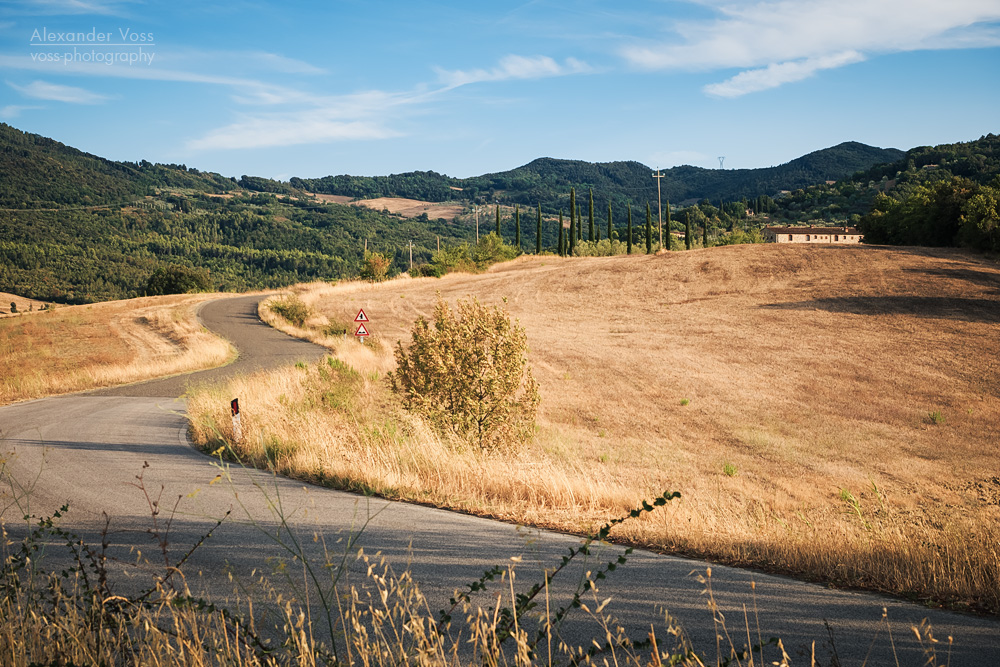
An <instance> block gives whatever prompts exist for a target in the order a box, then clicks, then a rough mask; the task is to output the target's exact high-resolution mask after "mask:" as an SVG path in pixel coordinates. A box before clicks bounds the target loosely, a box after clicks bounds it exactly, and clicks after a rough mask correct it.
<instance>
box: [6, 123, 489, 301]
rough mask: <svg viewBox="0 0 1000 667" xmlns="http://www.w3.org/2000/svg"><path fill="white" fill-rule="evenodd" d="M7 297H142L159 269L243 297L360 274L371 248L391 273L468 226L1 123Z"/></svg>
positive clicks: (463, 236)
mask: <svg viewBox="0 0 1000 667" xmlns="http://www.w3.org/2000/svg"><path fill="white" fill-rule="evenodd" d="M0 173H2V174H3V178H2V179H0V291H3V292H12V293H15V294H19V295H22V296H25V297H32V298H38V299H43V300H46V301H56V302H66V303H86V302H92V301H103V300H109V299H120V298H128V297H133V296H139V295H142V294H143V293H144V291H145V290H146V287H147V281H148V280H149V278H150V276H151V275H152V274H153V273H154V272H155V271H156V270H157V269H158V268H163V267H167V266H172V265H173V266H183V267H189V268H197V269H202V270H207V271H210V274H211V284H212V287H213V288H214V289H221V290H245V289H256V288H264V287H279V286H283V285H288V284H291V283H296V282H301V281H308V280H315V279H336V278H343V277H352V276H356V275H357V274H358V271H359V268H360V264H361V260H362V256H363V253H364V248H365V244H366V242H367V244H368V248H369V249H370V250H373V251H379V252H383V253H385V254H387V255H388V256H389V257H391V258H393V259H394V264H395V270H397V271H398V270H403V269H405V268H406V267H407V266H408V262H409V254H408V249H407V252H406V254H405V255H404V247H407V244H408V242H409V241H410V240H412V241H413V243H414V247H413V257H414V261H422V262H426V261H428V260H429V259H430V256H431V253H432V252H433V250H435V249H436V247H437V241H438V237H440V239H441V242H442V243H445V244H457V243H460V242H463V241H466V240H468V239H469V238H470V235H471V231H470V229H469V228H468V227H467V226H462V225H455V224H450V223H445V222H444V221H430V220H426V221H416V220H404V219H402V218H399V217H396V216H390V215H385V214H382V213H379V212H376V211H372V210H369V209H365V208H361V207H355V206H344V205H338V204H317V203H315V202H312V201H307V200H303V199H299V198H296V197H291V196H285V197H281V198H279V197H278V196H276V195H273V194H265V193H259V192H250V191H247V190H245V189H243V188H241V187H239V185H238V184H237V182H236V181H234V180H233V179H229V178H225V177H222V176H220V175H218V174H208V173H202V172H198V171H197V170H193V169H187V168H186V167H184V166H182V165H158V164H151V163H148V162H142V163H139V164H134V163H120V162H112V161H109V160H105V159H103V158H100V157H97V156H94V155H89V154H87V153H83V152H81V151H78V150H76V149H74V148H71V147H68V146H65V145H63V144H60V143H59V142H56V141H53V140H51V139H46V138H45V137H40V136H38V135H34V134H28V133H24V132H21V131H19V130H16V129H14V128H11V127H10V126H7V125H0Z"/></svg>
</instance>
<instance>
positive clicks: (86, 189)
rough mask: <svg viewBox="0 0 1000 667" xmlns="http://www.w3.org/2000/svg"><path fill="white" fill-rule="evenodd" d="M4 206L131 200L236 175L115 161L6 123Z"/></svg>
mask: <svg viewBox="0 0 1000 667" xmlns="http://www.w3.org/2000/svg"><path fill="white" fill-rule="evenodd" d="M0 174H3V178H2V179H0V208H57V207H61V206H73V205H77V206H93V205H102V204H112V203H123V202H129V201H132V200H134V199H136V198H137V197H141V196H143V195H146V194H152V192H153V190H154V189H155V188H164V187H172V188H186V189H190V190H197V191H200V192H211V193H216V192H225V191H226V190H230V189H233V188H236V187H237V184H236V182H235V181H234V180H233V179H229V178H225V177H223V176H220V175H219V174H212V173H204V172H199V171H198V170H196V169H190V170H189V169H187V168H186V167H185V166H183V165H162V164H152V163H150V162H146V161H145V160H143V161H142V162H113V161H111V160H106V159H104V158H102V157H98V156H96V155H91V154H90V153H84V152H83V151H80V150H77V149H76V148H72V147H70V146H66V145H65V144H61V143H59V142H58V141H55V140H54V139H49V138H47V137H43V136H40V135H37V134H31V133H28V132H22V131H21V130H18V129H16V128H13V127H11V126H10V125H7V124H5V123H0Z"/></svg>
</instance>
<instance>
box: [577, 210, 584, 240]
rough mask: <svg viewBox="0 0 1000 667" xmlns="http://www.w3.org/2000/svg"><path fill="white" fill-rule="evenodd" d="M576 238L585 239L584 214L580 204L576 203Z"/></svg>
mask: <svg viewBox="0 0 1000 667" xmlns="http://www.w3.org/2000/svg"><path fill="white" fill-rule="evenodd" d="M576 240H577V241H582V240H583V216H582V215H580V205H579V204H577V205H576Z"/></svg>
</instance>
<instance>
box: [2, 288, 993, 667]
mask: <svg viewBox="0 0 1000 667" xmlns="http://www.w3.org/2000/svg"><path fill="white" fill-rule="evenodd" d="M255 302H256V297H242V298H234V299H226V300H220V301H214V302H210V303H207V304H205V306H204V307H203V309H202V311H201V313H200V315H201V317H202V320H203V321H204V322H205V324H206V326H208V327H209V328H211V329H212V330H214V331H218V332H219V333H220V334H222V335H223V336H225V337H226V338H228V339H229V340H230V341H232V342H233V344H234V345H235V346H236V347H237V349H239V350H240V356H239V358H238V360H237V361H236V362H235V363H233V364H231V365H229V366H227V367H224V368H221V369H215V370H212V371H204V372H201V373H194V374H191V375H189V376H180V377H175V378H168V379H166V380H157V381H152V382H146V383H140V384H135V385H130V386H126V387H119V388H116V389H113V390H104V391H100V392H91V393H89V394H77V395H71V396H62V397H57V398H49V399H42V400H36V401H30V402H25V403H20V404H15V405H12V406H7V407H4V408H0V437H2V443H0V444H2V452H3V453H6V452H10V451H14V452H15V455H14V456H13V457H10V461H9V470H10V471H11V473H12V474H13V475H14V476H15V478H16V479H17V480H18V481H19V483H20V484H22V485H24V486H25V487H28V488H30V494H29V495H27V496H26V497H25V498H24V499H23V500H22V503H21V506H11V505H10V502H9V499H8V500H6V501H3V502H0V510H3V509H4V507H5V506H6V510H4V513H3V514H2V515H0V518H3V520H4V521H6V522H7V524H8V528H9V529H11V530H12V534H13V535H14V536H15V537H16V536H17V535H18V534H19V531H23V525H21V526H20V527H19V522H18V521H17V519H18V517H19V516H20V515H21V514H22V513H23V512H24V511H25V510H27V511H29V512H30V513H32V514H34V515H36V516H45V515H49V514H51V513H52V512H53V511H54V510H55V509H56V508H58V507H59V506H60V505H61V504H63V503H64V502H66V501H69V502H70V511H69V513H68V515H67V516H66V518H65V519H63V522H64V523H63V525H64V526H66V527H68V528H71V529H73V530H75V531H77V532H79V533H81V534H82V535H84V536H86V537H88V538H90V539H94V537H95V535H96V533H97V531H98V530H99V529H100V527H101V526H102V525H103V521H104V520H103V515H104V514H105V513H106V514H107V515H108V517H109V518H110V522H111V523H110V526H111V528H110V533H109V538H110V540H109V541H110V545H111V546H110V551H111V553H112V555H114V556H115V557H116V558H117V559H118V562H119V563H120V565H119V566H117V567H118V570H116V572H118V573H119V574H120V580H119V581H118V582H117V583H116V586H118V588H119V589H120V590H121V591H122V592H127V591H128V590H135V589H136V588H141V587H142V586H143V585H145V584H147V583H148V582H149V580H150V579H149V577H150V576H151V574H150V573H151V572H153V571H155V570H156V567H157V563H162V562H163V555H162V553H161V549H160V548H159V547H158V546H157V542H156V541H155V539H154V537H153V536H152V535H151V534H150V532H149V529H150V528H151V526H152V519H151V517H150V511H149V508H148V505H147V501H146V500H145V498H144V495H143V492H142V490H141V489H140V488H138V487H137V475H139V474H140V473H142V474H143V481H144V484H145V488H146V489H147V491H148V492H149V493H150V494H151V495H152V496H153V497H154V498H155V497H159V498H160V507H161V508H164V509H163V511H162V512H161V514H160V516H159V517H157V521H159V525H160V526H161V528H162V527H163V526H165V521H166V520H167V518H168V517H169V515H171V512H168V511H167V508H170V507H173V506H174V503H175V502H176V503H177V505H176V508H177V509H176V511H175V512H173V513H172V521H171V524H170V528H169V547H168V549H167V552H168V557H169V558H172V559H173V561H172V562H176V560H177V558H179V557H180V556H181V555H182V554H183V553H184V552H185V551H186V550H187V548H188V547H189V546H190V545H191V544H193V543H194V542H195V541H197V539H198V538H200V537H201V536H202V535H204V534H205V533H206V532H208V531H209V530H210V529H211V528H212V526H213V525H214V524H215V521H216V519H218V518H221V517H222V516H223V515H224V514H225V512H226V511H227V510H230V509H232V514H231V516H230V517H229V518H228V519H227V520H226V521H225V522H224V523H223V525H222V526H221V527H220V528H219V529H217V530H216V531H215V532H214V534H213V535H212V537H211V538H210V539H208V540H206V542H205V544H204V546H202V547H201V548H200V549H199V550H197V551H196V552H195V554H194V556H193V557H192V558H191V560H190V561H189V562H188V563H187V564H186V566H185V572H187V583H188V584H189V585H190V586H191V587H192V589H194V590H195V591H203V592H205V593H208V594H210V595H212V596H214V597H215V598H216V599H221V598H224V597H225V596H228V595H231V594H232V592H233V584H232V583H231V581H230V578H229V577H230V575H233V576H234V577H235V578H236V580H238V581H241V582H244V583H245V584H246V585H250V586H252V585H253V582H254V581H255V580H256V579H255V578H256V577H257V576H258V575H259V573H261V572H262V571H264V572H266V571H269V570H273V569H279V570H280V565H279V563H280V559H282V558H285V559H286V561H287V557H288V554H289V552H288V551H287V550H285V548H284V547H283V546H282V545H281V543H282V542H283V543H285V544H288V543H289V541H290V540H291V539H293V538H294V539H297V540H298V542H299V544H301V545H302V547H303V549H304V550H305V552H306V553H307V555H308V557H309V558H311V559H314V560H315V561H316V562H322V560H323V558H324V555H323V553H324V551H323V548H324V547H323V545H324V543H325V545H326V548H327V549H328V553H333V554H336V553H338V552H340V551H341V550H343V549H344V544H345V542H344V541H343V540H344V539H345V538H346V537H348V536H350V535H356V536H357V542H356V546H362V547H363V548H364V549H365V552H366V553H368V554H374V553H375V552H377V551H378V552H381V553H382V554H383V555H384V556H386V557H387V558H388V559H389V561H390V562H391V563H392V564H393V565H394V567H395V569H396V570H397V571H399V570H403V569H405V568H407V567H409V569H410V571H411V572H412V575H413V577H414V579H415V580H416V581H417V582H418V583H419V584H420V585H421V587H422V590H423V591H424V593H425V594H426V595H427V597H428V598H429V606H430V608H431V609H433V610H437V609H440V608H442V607H443V606H445V602H446V600H447V598H448V597H449V596H450V594H451V592H452V591H453V590H454V589H456V588H460V587H463V586H464V585H465V584H467V583H469V582H471V581H474V580H475V579H476V578H478V577H479V575H480V574H481V573H482V572H483V571H484V570H485V569H487V568H489V567H492V566H493V565H496V564H503V565H506V564H508V563H511V560H510V559H511V558H512V557H521V558H522V561H521V562H520V564H519V565H518V566H517V568H518V569H517V572H518V578H517V582H519V583H523V584H524V585H525V586H527V585H528V584H530V583H533V582H535V581H537V580H538V579H539V577H538V574H539V573H540V572H541V570H542V568H544V567H553V566H554V565H556V564H557V563H558V560H559V558H561V557H562V555H563V554H565V553H566V550H567V549H568V548H569V547H571V546H574V545H577V544H579V538H576V537H572V536H566V535H560V534H556V533H551V532H546V531H540V530H537V529H528V528H523V527H518V526H513V525H509V524H505V523H500V522H495V521H489V520H485V519H480V518H476V517H471V516H467V515H464V514H459V513H454V512H447V511H443V510H436V509H432V508H427V507H422V506H418V505H411V504H406V503H391V502H386V501H384V500H379V499H373V498H365V497H362V496H358V495H353V494H349V493H343V492H339V491H331V490H328V489H322V488H318V487H314V486H307V485H303V484H302V483H299V482H294V481H291V480H287V479H283V478H279V477H275V476H273V475H270V474H268V473H266V472H261V471H256V470H243V469H240V468H229V470H228V471H226V470H223V469H222V468H220V467H219V463H218V461H213V459H211V458H210V457H208V456H206V455H204V454H202V453H200V452H198V451H196V450H195V449H194V448H193V447H191V445H190V444H189V442H188V440H187V436H186V418H185V416H184V402H183V400H180V399H177V398H176V397H177V396H179V395H180V394H181V393H182V392H183V391H184V388H185V387H186V386H187V385H188V383H191V382H203V381H217V380H220V379H222V378H224V377H227V376H229V375H231V374H234V373H243V372H248V371H251V370H254V369H257V368H264V367H267V366H270V365H275V364H283V363H291V362H295V361H297V360H311V359H315V358H318V357H320V356H321V355H322V354H323V350H322V349H321V348H318V347H316V346H313V345H311V344H308V343H304V342H301V341H297V340H293V339H291V338H289V337H287V336H285V335H284V334H281V333H279V332H276V331H274V330H272V329H270V328H269V327H267V326H266V325H263V324H261V323H260V322H259V321H258V320H257V317H256V314H255V313H256V310H255V306H254V304H255ZM243 409H244V412H245V413H247V412H250V411H252V410H253V406H251V405H245V404H244V405H243ZM145 463H148V465H149V467H148V468H146V469H145V471H143V466H144V464H145ZM219 474H223V477H222V479H221V480H220V481H217V482H216V483H212V482H213V480H215V479H216V477H217V475H219ZM8 493H9V492H8ZM362 529H363V530H362ZM162 533H163V530H161V534H162ZM359 533H360V534H359ZM317 536H319V537H321V538H323V539H319V540H315V539H314V538H315V537H317ZM338 540H341V541H340V542H338ZM137 550H141V552H142V554H143V556H142V559H141V560H148V561H149V563H150V564H149V565H146V566H142V567H139V568H133V567H131V566H127V565H125V563H129V562H134V561H136V560H137V557H138V556H137ZM621 552H622V549H621V548H620V547H615V546H610V545H609V546H604V547H602V548H601V550H600V553H599V554H597V555H596V556H594V557H592V558H591V560H590V562H581V563H579V564H577V565H575V566H574V567H571V568H569V569H568V570H567V571H564V572H563V573H562V574H561V575H560V578H559V579H556V580H554V583H553V587H552V597H553V601H552V606H553V608H555V607H556V606H560V605H562V604H565V601H566V598H567V596H568V595H569V594H570V592H571V591H572V590H573V589H574V588H575V586H576V585H578V583H579V581H580V578H581V577H582V575H583V573H584V572H585V571H586V570H596V569H597V567H598V566H599V564H600V563H603V562H607V561H608V560H610V559H612V558H615V557H617V555H618V554H620V553H621ZM54 557H55V556H54ZM707 567H709V564H708V563H704V562H700V561H693V560H688V559H682V558H676V557H670V556H661V555H657V554H654V553H651V552H646V551H637V552H635V553H634V554H632V555H631V556H630V557H629V561H628V563H627V564H626V565H625V566H624V567H620V568H618V570H617V571H616V572H614V573H613V574H611V575H609V578H608V580H607V581H605V582H604V583H603V586H602V588H601V591H600V597H601V599H603V598H605V597H608V596H610V597H611V598H612V602H611V604H610V605H609V607H608V608H607V611H610V612H611V613H612V614H613V615H615V616H616V617H617V618H618V619H619V620H620V621H621V622H622V623H623V625H624V627H625V628H626V630H628V631H629V633H630V635H632V636H635V637H639V638H644V637H645V636H646V634H647V633H648V631H649V627H650V623H653V624H655V625H656V627H657V628H658V633H657V634H658V636H660V637H661V641H662V638H663V637H665V636H666V635H665V633H661V632H660V630H661V629H662V628H663V617H664V610H665V611H666V612H668V613H669V614H670V616H671V617H672V618H674V619H676V620H677V621H679V622H680V623H681V624H682V625H683V627H684V628H685V630H686V632H687V634H688V636H689V637H690V638H691V639H692V641H693V643H694V645H695V648H696V649H697V650H698V651H699V652H701V653H702V654H704V655H706V656H708V658H709V660H710V661H714V656H715V634H716V630H715V627H714V625H713V622H712V616H711V614H710V612H709V611H708V609H707V605H706V596H705V595H704V593H703V591H704V586H703V584H701V583H700V582H699V581H697V579H696V577H695V575H692V574H691V573H692V572H693V571H694V572H700V573H704V571H705V570H706V568H707ZM288 571H293V572H294V573H296V574H295V576H294V577H292V579H291V580H290V582H294V581H295V580H296V579H297V580H301V577H302V570H301V564H296V565H295V568H289V570H286V572H288ZM255 573H256V574H255ZM347 576H348V577H349V580H350V581H351V582H353V583H356V584H358V585H361V586H363V585H364V584H365V578H364V571H363V568H359V567H354V568H352V569H351V571H350V572H349V574H348V575H347ZM271 581H272V582H273V583H274V585H275V586H277V587H279V589H280V588H282V587H283V586H284V587H287V586H290V585H292V584H291V583H290V582H283V581H282V575H280V574H279V575H274V576H273V577H272V578H271ZM712 581H713V584H712V587H713V590H714V593H715V596H716V600H717V602H718V604H719V606H720V609H721V611H722V612H723V613H724V615H725V618H726V623H727V625H728V628H729V632H730V634H731V635H732V636H733V637H734V640H733V641H734V643H735V644H736V645H737V647H738V648H742V646H743V644H745V643H746V640H745V637H746V629H745V623H744V618H745V617H744V609H745V608H746V609H747V610H748V617H749V619H750V625H751V634H752V635H753V638H754V641H756V628H757V622H756V621H755V620H754V613H753V609H754V605H756V609H757V610H758V611H757V615H758V617H759V625H760V627H761V635H762V636H763V637H764V638H765V639H766V638H767V637H771V636H778V637H781V638H782V640H783V642H784V645H785V647H786V650H787V651H788V653H789V654H790V655H791V656H792V658H793V664H809V661H808V657H807V656H808V655H809V652H810V650H811V647H812V643H813V642H815V648H816V655H817V657H819V658H820V659H821V664H829V663H830V660H831V649H830V647H829V637H830V633H832V636H833V638H834V641H835V645H836V651H837V654H838V656H839V659H840V661H841V664H843V665H852V664H854V665H860V664H861V662H862V660H863V659H864V657H865V655H866V654H868V652H869V651H870V652H871V653H870V657H869V660H868V663H867V664H869V665H883V664H891V665H895V664H896V657H894V653H895V656H897V657H898V661H899V664H901V665H923V664H925V655H924V653H923V651H922V649H921V647H920V645H919V644H918V643H917V641H916V639H915V637H914V634H913V632H912V630H911V629H910V628H911V626H913V625H917V624H919V623H920V622H921V620H922V619H924V618H927V619H928V620H929V621H930V623H931V624H932V625H933V627H934V634H935V637H937V638H938V639H939V640H941V644H938V649H939V651H941V653H939V657H940V658H941V659H940V663H941V664H945V662H946V660H945V652H946V650H947V648H946V647H947V637H949V636H951V637H953V638H954V647H953V648H952V649H951V663H950V664H952V665H976V666H978V665H982V666H984V667H985V666H987V665H988V666H995V665H1000V623H998V622H997V621H996V620H994V619H984V618H977V617H974V616H970V615H964V614H957V613H951V612H944V611H937V610H929V609H926V608H923V607H920V606H917V605H913V604H909V603H906V602H902V601H898V600H895V599H891V598H885V597H881V596H877V595H871V594H862V593H856V592H850V591H837V590H830V589H827V588H826V587H823V586H819V585H814V584H808V583H803V582H799V581H795V580H792V579H788V578H785V577H777V576H771V575H766V574H761V573H757V572H751V571H747V570H740V569H734V568H727V567H722V566H712ZM751 581H753V582H755V585H756V586H755V590H754V591H753V593H752V592H751V589H750V582H751ZM502 588H503V590H506V584H504V586H503V587H502ZM286 594H287V593H286ZM311 599H312V600H313V610H314V612H316V613H319V606H318V605H317V604H316V603H315V599H316V597H315V590H314V592H313V597H312V598H311ZM483 599H484V600H486V598H483ZM883 609H886V610H887V613H888V621H889V624H890V627H891V636H892V641H891V642H890V640H889V632H888V631H887V628H886V626H885V622H884V621H883ZM575 618H576V620H575V621H573V622H572V623H570V624H568V625H567V626H566V627H565V628H564V636H565V637H566V638H568V639H570V640H571V641H577V642H582V643H586V644H589V642H590V640H589V637H591V636H597V637H601V636H602V635H601V634H599V633H598V634H595V633H594V632H593V630H594V626H593V622H592V621H590V620H588V619H587V618H586V616H585V615H584V614H578V615H577V616H576V617H575ZM825 623H828V624H829V626H830V631H829V632H828V630H827V628H826V627H825ZM741 637H742V639H741ZM873 639H874V643H873ZM765 657H766V660H765V662H770V661H771V660H776V659H777V654H775V653H773V652H772V653H769V654H766V656H765Z"/></svg>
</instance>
